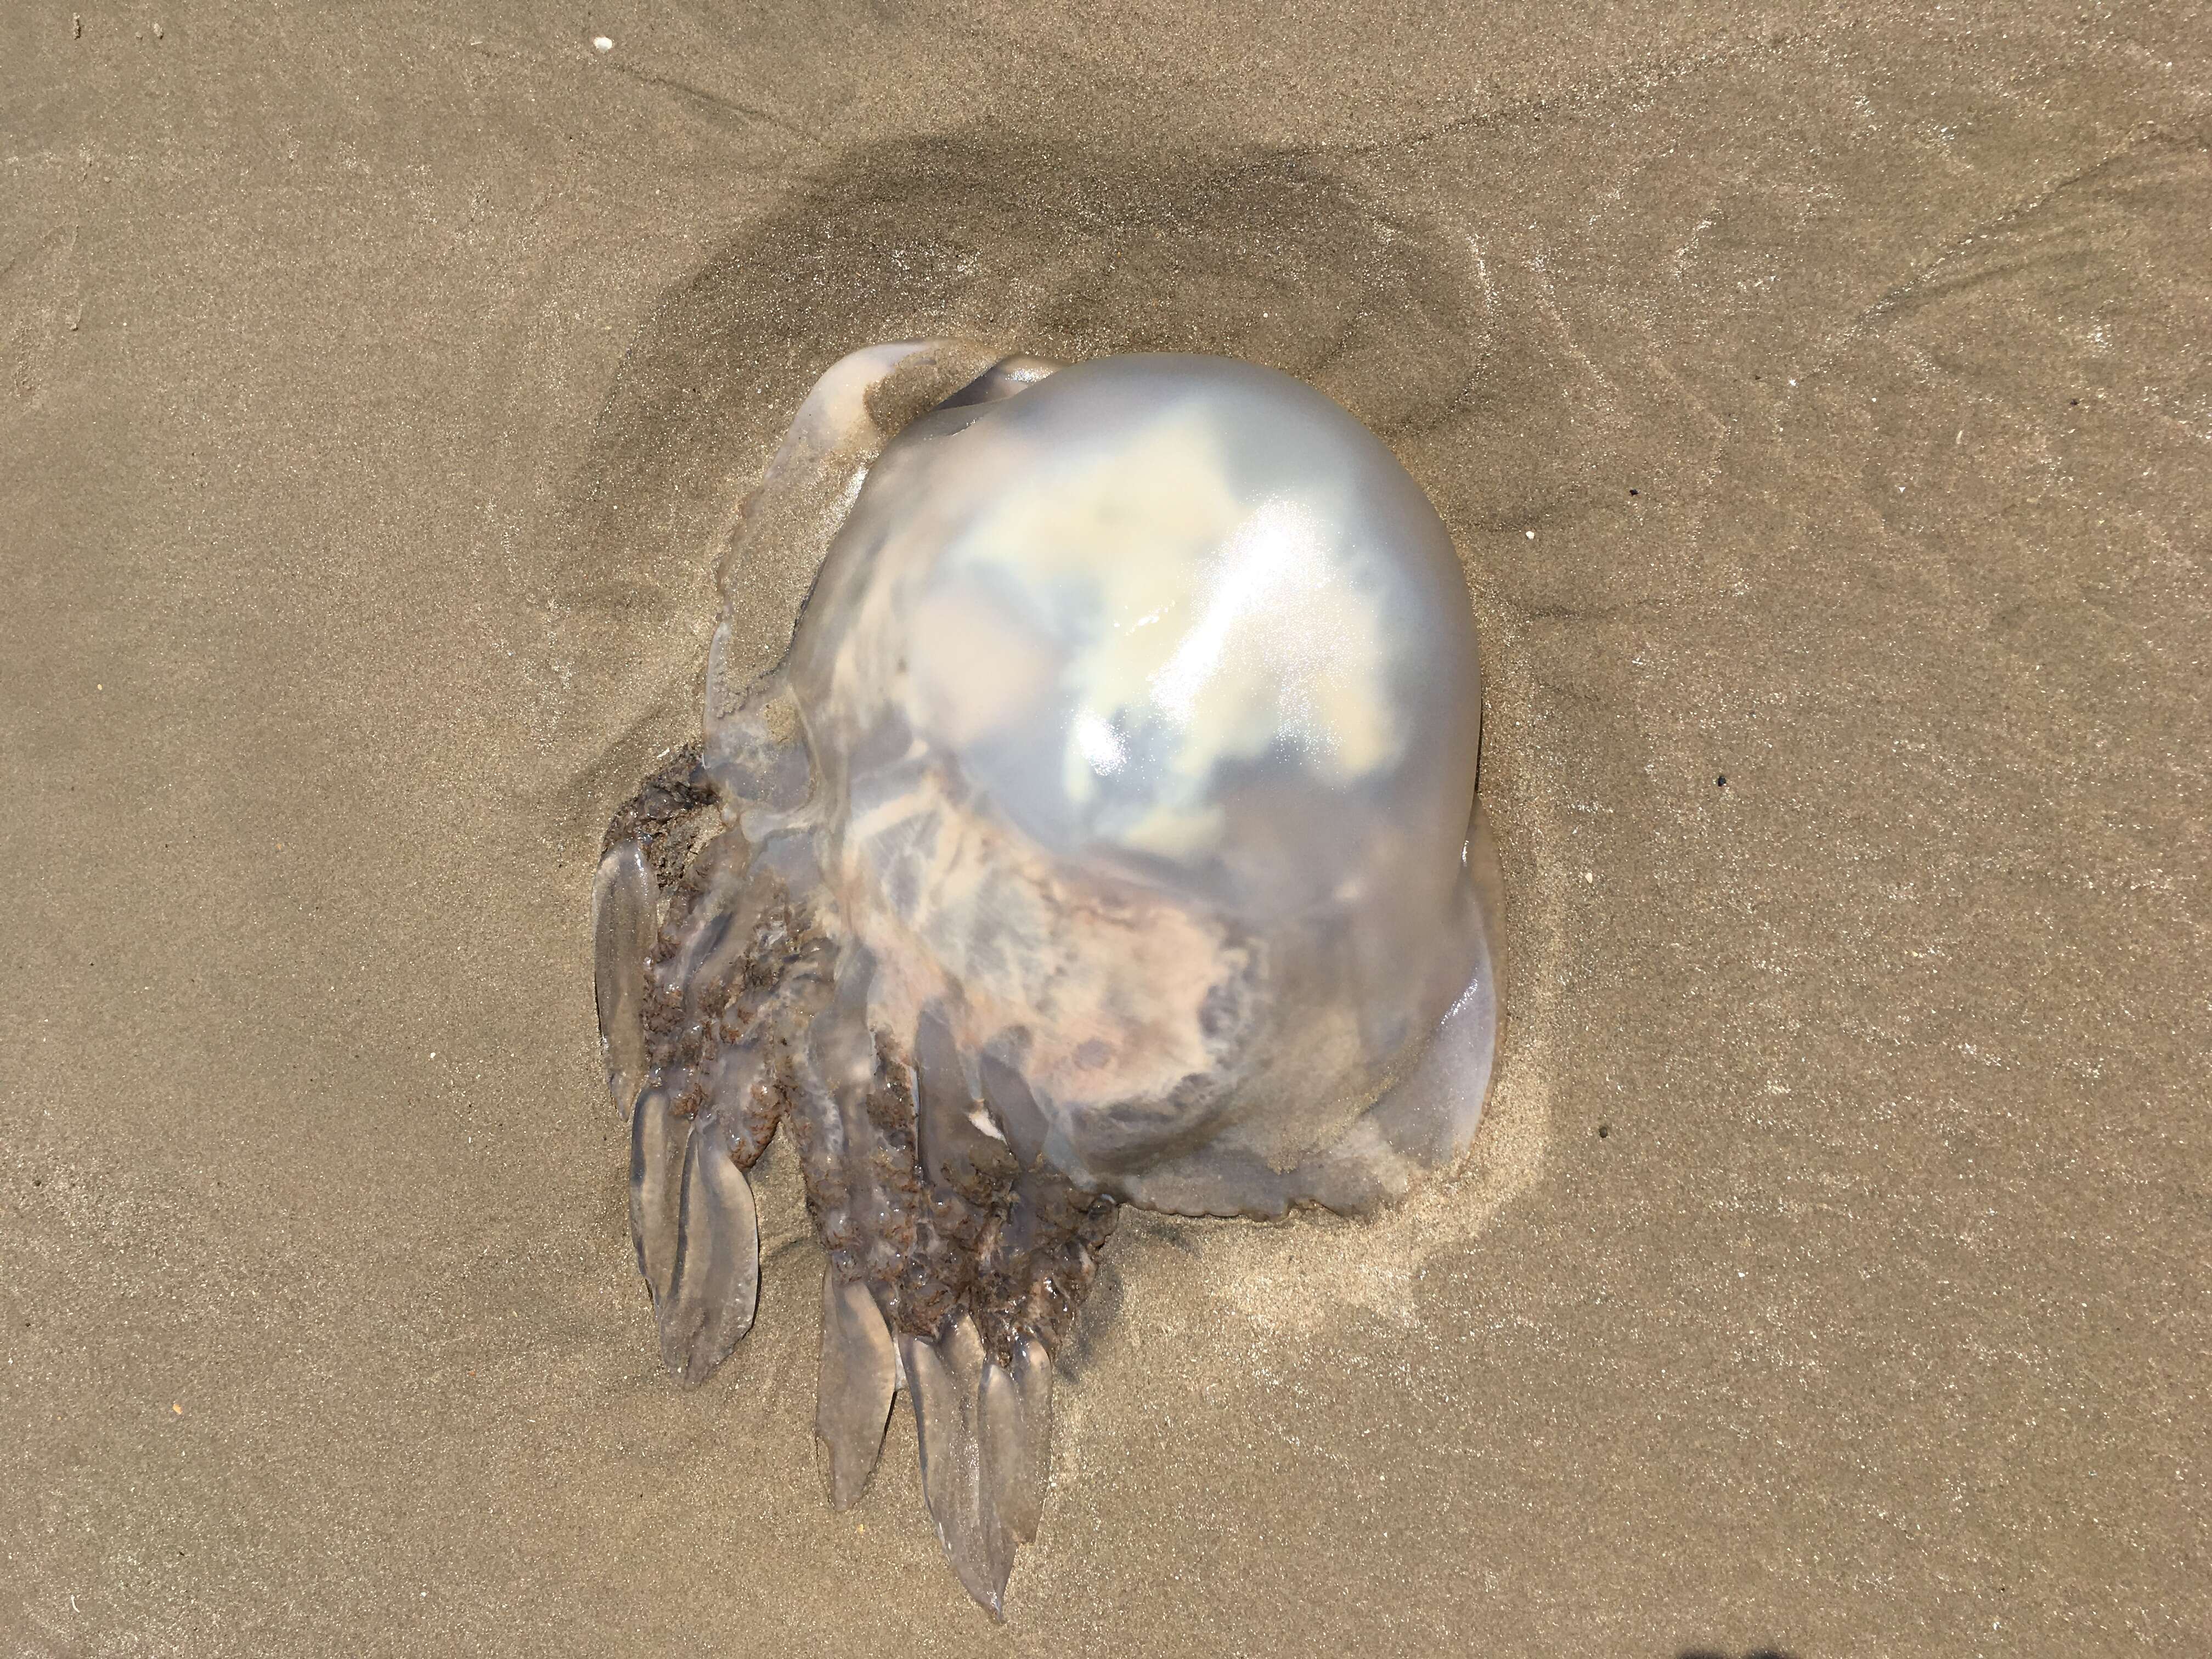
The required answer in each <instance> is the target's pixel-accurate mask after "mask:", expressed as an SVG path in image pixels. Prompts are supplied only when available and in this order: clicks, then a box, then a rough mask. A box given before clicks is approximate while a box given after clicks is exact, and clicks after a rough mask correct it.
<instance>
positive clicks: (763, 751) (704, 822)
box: [592, 341, 1499, 1616]
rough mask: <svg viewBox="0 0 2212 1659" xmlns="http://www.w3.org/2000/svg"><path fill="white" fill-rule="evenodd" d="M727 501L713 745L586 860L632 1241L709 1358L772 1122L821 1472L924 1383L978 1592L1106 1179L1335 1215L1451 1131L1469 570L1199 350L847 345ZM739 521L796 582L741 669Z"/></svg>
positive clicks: (1443, 1144)
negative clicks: (774, 646) (746, 486)
mask: <svg viewBox="0 0 2212 1659" xmlns="http://www.w3.org/2000/svg"><path fill="white" fill-rule="evenodd" d="M732 538H733V539H732V551H731V555H730V556H729V559H728V564H727V568H728V570H729V571H730V572H731V574H730V576H729V578H728V580H727V583H726V586H727V589H728V591H727V592H726V596H725V610H724V612H723V618H722V623H721V626H720V628H719V629H717V631H716V633H715V635H714V641H713V643H712V645H711V646H710V647H709V649H708V662H707V690H706V712H705V720H704V726H703V730H702V734H701V738H700V740H699V741H698V742H697V743H696V744H694V745H692V746H690V747H688V748H686V749H684V750H681V751H679V752H678V753H676V754H675V755H674V756H673V757H671V758H669V759H668V760H667V763H666V764H665V765H662V766H661V767H660V768H659V769H658V770H657V771H655V772H654V774H653V775H652V776H651V777H650V778H648V779H647V781H646V782H645V783H644V784H643V786H642V787H641V788H640V790H639V791H638V793H636V794H635V796H634V797H632V799H630V800H629V802H627V803H626V804H625V805H623V807H622V808H621V809H620V810H619V811H617V814H616V815H615V817H614V821H613V823H612V824H611V827H610V829H609V830H608V832H607V836H606V842H605V849H604V852H603V854H602V857H601V859H600V862H599V867H598V872H597V875H596V878H595V881H594V888H593V905H592V908H593V914H594V934H595V947H594V948H595V956H596V977H597V991H598V998H599V1025H600V1034H601V1040H602V1046H603V1050H604V1054H605V1061H606V1070H607V1077H608V1081H609V1086H610V1088H611V1091H612V1093H613V1096H614V1098H615V1103H616V1105H617V1108H618V1109H620V1110H622V1111H623V1112H624V1113H626V1114H627V1115H628V1118H629V1138H630V1182H629V1206H630V1225H631V1231H632V1236H633V1238H634V1241H635V1246H636V1253H637V1263H638V1268H639V1271H640V1272H641V1274H642V1275H643V1277H644V1279H645V1282H646V1285H647V1289H648V1291H650V1293H651V1297H652V1303H653V1312H654V1316H655V1320H656V1323H657V1325H658V1328H659V1339H660V1348H661V1357H662V1359H663V1360H664V1362H665V1364H666V1365H667V1367H668V1369H669V1370H671V1372H673V1373H674V1374H675V1376H677V1377H678V1379H679V1380H680V1381H681V1382H683V1383H686V1384H696V1383H701V1382H703V1381H704V1380H705V1379H706V1378H707V1376H708V1375H709V1374H710V1373H712V1372H713V1370H714V1368H715V1367H716V1366H717V1365H719V1364H720V1363H721V1362H722V1360H723V1359H724V1358H726V1357H727V1356H728V1354H729V1353H730V1352H731V1350H732V1347H733V1346H734V1345H735V1344H736V1342H737V1341H738V1339H739V1338H740V1337H742V1336H743V1335H744V1334H745V1332H746V1330H747V1329H748V1328H750V1325H751V1323H752V1319H753V1314H754V1308H755V1304H756V1302H757V1297H758V1286H759V1265H760V1251H759V1235H758V1228H757V1220H756V1216H755V1211H754V1204H753V1195H752V1191H751V1188H750V1184H749V1182H748V1181H747V1178H746V1173H745V1172H746V1170H748V1169H750V1167H751V1165H752V1164H753V1163H754V1161H755V1160H756V1159H757V1158H759V1157H760V1156H761V1154H762V1152H763V1148H764V1147H765V1146H767V1144H768V1142H769V1139H770V1137H771V1136H773V1135H775V1133H777V1131H778V1129H779V1127H780V1128H781V1130H782V1131H783V1133H785V1134H787V1136H788V1137H790V1139H791V1140H792V1141H793V1143H794V1145H795V1151H796V1152H797V1154H798V1161H799V1165H800V1168H801V1170H802V1171H803V1174H804V1177H805V1190H806V1204H807V1210H808V1212H809V1214H810V1216H811V1218H812V1222H813V1225H814V1227H815V1230H816V1231H817V1234H818V1235H819V1237H820V1239H821V1243H822V1246H823V1250H824V1252H825V1254H826V1255H827V1258H828V1259H827V1263H826V1267H825V1271H824V1273H823V1280H822V1345H821V1370H820V1376H819V1381H818V1384H817V1396H816V1416H815V1431H816V1434H817V1438H818V1442H819V1447H820V1449H821V1452H822V1462H823V1466H824V1468H825V1472H826V1480H827V1485H828V1488H829V1499H830V1501H831V1502H832V1503H833V1504H836V1506H838V1507H839V1508H843V1507H845V1506H848V1505H849V1504H853V1503H854V1502H856V1501H857V1500H858V1498H860V1493H861V1490H862V1488H863V1486H865V1485H866V1481H867V1480H868V1477H869V1474H870V1473H871V1472H872V1469H873V1468H874V1466H875V1462H876V1460H877V1455H878V1450H879V1449H880V1448H881V1445H882V1443H883V1440H884V1428H885V1424H886V1421H887V1419H888V1417H889V1414H890V1409H891V1406H892V1402H893V1398H894V1395H896V1392H898V1391H899V1390H901V1389H903V1390H904V1391H905V1392H906V1394H907V1395H908V1398H909V1400H910V1401H911V1402H912V1407H913V1410H914V1413H915V1431H916V1438H917V1441H918V1443H919V1446H920V1454H921V1485H922V1491H923V1495H924V1498H925V1501H926V1502H927V1506H928V1509H929V1511H930V1514H931V1516H932V1517H933V1520H934V1522H935V1524H936V1527H937V1530H938V1534H939V1538H940V1539H941V1541H942V1542H943V1544H944V1546H945V1551H946V1553H948V1554H949V1555H950V1557H951V1562H952V1565H953V1567H954V1569H955V1571H957V1573H958V1575H959V1577H960V1581H961V1583H963V1585H965V1586H966V1588H967V1589H968V1590H969V1593H970V1594H971V1595H974V1596H975V1599H976V1600H977V1601H980V1602H981V1603H982V1604H983V1605H984V1606H985V1607H987V1608H988V1609H990V1611H991V1612H992V1613H993V1614H994V1616H995V1615H998V1614H999V1613H1000V1608H1001V1605H1002V1601H1003V1597H1004V1595H1005V1590H1006V1582H1007V1577H1008V1574H1009V1573H1010V1572H1011V1571H1012V1565H1013V1560H1014V1553H1015V1550H1016V1547H1017V1546H1018V1545H1019V1544H1021V1543H1024V1542H1027V1541H1030V1540H1032V1539H1033V1538H1034V1537H1035V1536H1036V1531H1037V1528H1038V1524H1039V1521H1040V1515H1041V1511H1042V1505H1043V1501H1044V1496H1045V1491H1046V1485H1047V1472H1048V1449H1049V1441H1050V1428H1051V1416H1052V1392H1053V1377H1054V1356H1055V1354H1057V1353H1059V1352H1060V1347H1061V1344H1062V1342H1063V1341H1064V1340H1065V1339H1066V1335H1067V1334H1068V1332H1069V1329H1070V1328H1071V1325H1072V1324H1073V1322H1074V1320H1075V1319H1076V1318H1077V1316H1078V1314H1079V1310H1080V1309H1081V1307H1082V1305H1083V1302H1084V1298H1085V1293H1086V1292H1087V1291H1088V1290H1089V1288H1090V1286H1091V1280H1092V1276H1093V1273H1094V1271H1095V1265H1096V1262H1097V1257H1098V1254H1099V1252H1100V1251H1101V1250H1102V1249H1103V1248H1104V1247H1105V1245H1106V1243H1107V1240H1108V1237H1109V1235H1110V1234H1111V1233H1112V1231H1113V1230H1114V1222H1115V1212H1116V1210H1117V1208H1118V1206H1121V1205H1125V1204H1133V1205H1138V1206H1143V1207H1145V1208H1147V1209H1152V1210H1157V1211H1164V1212H1170V1213H1173V1214H1176V1215H1183V1216H1243V1217H1251V1218H1275V1217H1279V1216H1281V1215H1283V1214H1284V1213H1285V1212H1286V1211H1288V1210H1289V1209H1291V1208H1292V1207H1293V1206H1301V1205H1315V1206H1326V1207H1327V1208H1328V1209H1330V1210H1334V1211H1338V1212H1346V1213H1358V1212H1366V1211H1369V1210H1370V1209H1372V1208H1373V1207H1375V1206H1377V1205H1380V1204H1383V1203H1386V1202H1388V1201H1389V1200H1392V1199H1394V1198H1396V1197H1398V1196H1401V1195H1402V1194H1404V1193H1405V1191H1406V1190H1407V1187H1408V1185H1409V1183H1410V1182H1412V1181H1413V1178H1414V1177H1415V1176H1416V1175H1417V1174H1418V1173H1419V1172H1420V1171H1422V1170H1427V1169H1433V1168H1437V1167H1440V1166H1444V1165H1448V1164H1450V1163H1451V1162H1452V1161H1453V1160H1454V1159H1455V1158H1457V1157H1458V1156H1459V1155H1460V1154H1461V1153H1462V1152H1463V1151H1464V1150H1465V1149H1466V1147H1467V1146H1468V1140H1469V1138H1470V1137H1471V1136H1472V1134H1473V1133H1474V1128H1475V1124H1476V1121H1477V1118H1478V1117H1479V1115H1480V1112H1481V1109H1482V1103H1483V1098H1484V1095H1485V1093H1486V1091H1487V1088H1488V1086H1489V1081H1490V1073H1491V1065H1492V1057H1493V1054H1494V1053H1495V1050H1496V1046H1497V1040H1498V1029H1499V1017H1498V992H1497V975H1498V914H1499V913H1498V885H1497V875H1496V864H1495V860H1494V857H1493V855H1492V850H1491V847H1490V842H1489V838H1488V836H1487V835H1486V832H1485V830H1484V828H1483V824H1482V819H1481V816H1480V811H1478V810H1477V808H1476V805H1475V769H1476V751H1477V744H1478V739H1479V737H1480V721H1481V708H1482V695H1481V683H1480V670H1479V667H1478V665H1477V659H1476V651H1475V639H1474V625H1473V621H1472V616H1471V605H1470V604H1469V599H1468V589H1467V586H1466V582H1465V579H1464V578H1463V577H1462V574H1461V571H1460V567H1459V562H1458V560H1457V558H1456V557H1455V554H1454V551H1453V548H1452V544H1451V539H1450V538H1449V534H1448V533H1447V532H1446V531H1445V528H1444V526H1443V521H1442V520H1440V519H1439V518H1438V517H1437V513H1436V512H1435V510H1434V509H1433V508H1432V507H1431V505H1430V503H1429V501H1428V500H1427V498H1426V497H1425V495H1423V494H1422V492H1421V490H1420V489H1419V486H1418V485H1417V484H1415V483H1414V482H1413V479H1412V477H1409V476H1408V475H1407V472H1406V471H1405V470H1404V468H1403V467H1401V465H1399V463H1398V462H1397V460H1396V459H1395V458H1394V457H1393V456H1392V455H1391V453H1390V452H1389V450H1388V449H1387V448H1386V447H1384V446H1383V443H1382V441H1380V440H1378V439H1377V438H1376V436H1375V435H1373V434H1371V433H1370V432H1369V431H1368V430H1367V429H1366V428H1364V427H1363V426H1361V425H1360V424H1359V423H1358V422H1357V421H1356V420H1354V419H1353V418H1352V416H1350V415H1348V414H1347V413H1346V412H1345V411H1344V410H1342V409H1340V408H1339V407H1338V406H1337V405H1336V404H1334V403H1332V402H1331V401H1330V400H1329V399H1328V398H1326V397H1324V396H1323V395H1322V393H1320V392H1316V391H1315V390H1313V389H1312V388H1311V387H1310V386H1305V385H1304V384H1302V383H1301V382H1299V381H1297V380H1292V379H1291V378H1290V377H1288V376H1286V375H1284V374H1278V373H1276V372H1274V371H1273V370H1271V369H1267V368H1259V367H1256V366H1255V365H1252V364H1249V363H1245V362H1237V361H1235V360H1232V359H1229V358H1221V357H1206V356H1167V355H1137V356H1112V357H1103V358H1099V359H1096V360H1093V361H1090V362H1079V363H1076V364H1074V365H1073V366H1069V367H1062V366H1060V365H1058V364H1055V363H1052V362H1045V361H1042V360H1040V359H1036V358H1030V357H1007V358H1001V359H999V360H997V361H995V362H994V361H993V360H992V359H991V356H989V354H987V353H983V352H980V351H978V350H976V349H974V348H971V347H967V346H963V345H960V344H957V343H951V342H942V341H940V342H931V343H905V344H897V345H885V346H878V347H874V348H871V349H866V350H862V351H858V352H855V353H854V354H853V355H852V356H848V357H846V358H844V359H843V360H842V362H838V363H836V365H835V366H834V367H832V368H830V369H829V372H828V373H827V374H824V375H823V377H822V379H821V380H820V381H819V382H818V383H817V385H816V386H814V388H813V390H812V392H811V394H810V395H809V396H808V398H806V401H805V404H804V405H803V406H802V407H801V408H800V410H799V413H798V416H797V417H796V419H795V421H794V422H793V425H792V428H791V429H790V431H789V433H788V434H787V435H786V437H785V438H784V439H783V441H782V443H781V447H779V448H778V449H777V451H776V452H775V455H774V457H773V458H772V459H771V460H770V462H769V465H768V468H767V470H766V471H765V473H764V475H763V478H762V481H761V483H759V485H758V487H757V489H755V490H754V492H753V494H752V495H750V497H748V498H747V500H746V501H745V504H744V507H743V508H742V509H741V510H740V512H739V513H738V517H737V519H736V521H735V527H734V529H733V530H732ZM767 550H773V552H774V555H775V557H777V558H779V559H781V560H784V561H789V560H792V559H793V558H804V559H805V560H807V561H810V562H812V563H813V564H814V565H815V566H817V568H818V574H817V576H816V578H815V580H814V585H813V587H812V590H811V593H810V595H809V597H808V599H807V600H806V603H805V606H804V608H803V610H802V611H801V612H800V614H799V620H798V623H797V628H796V630H795V632H794V634H793V637H792V640H791V643H790V647H789V649H788V651H787V653H786V654H785V656H784V658H783V659H782V660H781V663H780V664H779V665H777V666H776V667H775V668H774V669H772V670H770V671H768V672H766V673H765V674H763V675H761V676H760V677H759V678H756V679H753V680H751V681H750V683H741V682H740V680H739V678H738V675H737V673H736V671H734V670H733V669H732V666H731V663H730V658H731V657H732V655H733V654H735V647H733V646H732V617H733V616H734V617H743V616H744V607H745V606H746V605H747V603H748V594H747V592H746V591H745V584H744V572H745V571H746V569H747V568H748V565H749V562H750V558H749V556H760V555H762V554H763V553H764V552H765V551H767Z"/></svg>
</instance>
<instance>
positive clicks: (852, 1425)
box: [814, 1267, 899, 1510]
mask: <svg viewBox="0 0 2212 1659" xmlns="http://www.w3.org/2000/svg"><path fill="white" fill-rule="evenodd" d="M898 1378H899V1364H898V1350H897V1345H896V1343H894V1342H893V1341H892V1340H891V1332H890V1326H889V1325H887V1324H885V1323H884V1316H883V1310H881V1309H879V1308H878V1307H877V1306H876V1299H875V1297H873V1296H872V1295H870V1294H869V1292H868V1287H867V1286H866V1285H862V1284H860V1283H858V1282H857V1281H854V1280H851V1279H840V1278H839V1277H838V1276H837V1273H836V1269H835V1268H834V1267H824V1268H823V1273H822V1370H821V1380H820V1383H819V1384H818V1385H817V1389H816V1391H815V1397H814V1437H815V1439H816V1440H817V1442H818V1443H819V1444H820V1446H821V1449H822V1455H823V1466H824V1473H825V1474H826V1475H827V1477H828V1480H829V1504H830V1507H831V1508H833V1509H838V1510H848V1509H850V1508H852V1507H853V1505H854V1504H857V1503H859V1502H860V1494H861V1492H863V1491H864V1490H866V1486H867V1484H868V1477H869V1476H870V1475H872V1474H874V1473H875V1468H876V1460H877V1457H878V1455H879V1454H880V1453H881V1452H882V1450H883V1444H884V1428H885V1426H886V1425H888V1424H889V1422H890V1413H891V1397H892V1395H893V1394H894V1393H895V1392H896V1389H897V1386H898Z"/></svg>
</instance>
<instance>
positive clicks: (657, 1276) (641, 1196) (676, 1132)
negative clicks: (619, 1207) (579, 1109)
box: [629, 1084, 691, 1310]
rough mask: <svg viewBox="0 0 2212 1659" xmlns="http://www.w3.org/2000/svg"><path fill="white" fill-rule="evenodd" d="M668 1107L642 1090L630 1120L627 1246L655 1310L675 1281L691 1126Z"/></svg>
mask: <svg viewBox="0 0 2212 1659" xmlns="http://www.w3.org/2000/svg"><path fill="white" fill-rule="evenodd" d="M673 1105H674V1102H673V1100H672V1099H671V1097H670V1094H669V1091H668V1090H667V1088H666V1087H665V1085H658V1084H654V1085H647V1088H646V1089H645V1091H643V1092H642V1093H641V1094H640V1095H639V1097H638V1099H637V1106H636V1109H635V1110H634V1111H633V1112H632V1113H631V1114H630V1124H629V1236H630V1243H631V1245H632V1247H633V1248H634V1249H635V1251H636V1253H637V1271H638V1275H639V1277H641V1279H644V1280H645V1288H646V1291H647V1294H648V1295H650V1296H651V1297H652V1298H653V1307H654V1308H655V1309H656V1310H658V1309H659V1307H660V1305H661V1304H662V1303H663V1302H665V1300H666V1299H667V1297H668V1292H669V1289H670V1286H671V1284H672V1283H673V1281H674V1279H675V1273H676V1240H677V1235H678V1231H679V1228H680V1225H681V1221H682V1214H683V1210H682V1206H683V1194H684V1161H685V1159H686V1158H687V1156H688V1155H689V1153H690V1143H691V1120H690V1118H688V1117H686V1116H684V1115H682V1114H681V1113H678V1112H677V1111H675V1110H673V1109H672V1107H673Z"/></svg>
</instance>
